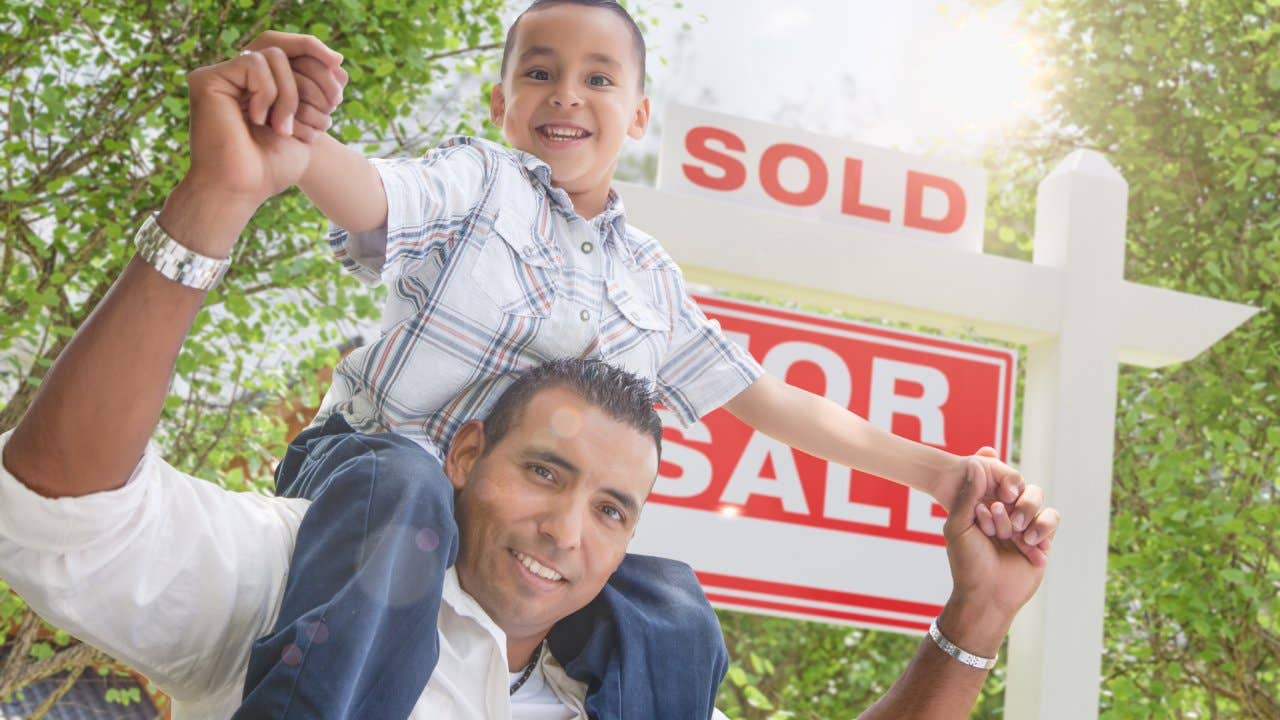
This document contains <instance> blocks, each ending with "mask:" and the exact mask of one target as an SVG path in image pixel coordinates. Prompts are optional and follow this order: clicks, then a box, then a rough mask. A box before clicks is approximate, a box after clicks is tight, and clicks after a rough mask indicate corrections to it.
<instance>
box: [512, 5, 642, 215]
mask: <svg viewBox="0 0 1280 720" xmlns="http://www.w3.org/2000/svg"><path fill="white" fill-rule="evenodd" d="M639 65H640V63H639V57H638V55H637V53H636V47H635V39H634V38H633V37H632V35H631V30H630V28H629V27H628V26H627V24H626V22H625V20H623V19H622V18H620V17H618V15H616V14H615V13H613V12H611V11H609V10H604V9H601V8H588V7H582V6H580V5H553V6H551V7H549V8H546V9H544V10H536V11H534V12H530V13H527V14H526V15H525V16H524V17H523V18H521V20H520V22H519V24H518V26H517V27H516V38H515V44H514V47H513V48H512V51H511V53H510V54H509V55H508V58H507V71H506V74H505V76H504V77H503V78H502V83H500V84H499V85H497V86H496V87H494V89H493V94H492V97H491V108H490V109H491V113H492V118H493V122H494V124H495V125H498V126H499V127H501V128H502V134H503V135H504V136H505V137H506V138H507V141H508V142H510V143H511V145H512V147H515V148H517V149H519V150H524V151H525V152H528V153H532V154H533V155H536V156H538V157H539V158H541V159H542V160H543V161H545V162H546V163H547V164H548V165H550V166H551V178H552V182H553V183H554V184H555V185H556V186H557V187H562V188H564V189H565V191H566V192H569V193H570V194H577V193H587V192H591V191H593V190H598V189H600V188H602V187H604V188H607V187H608V185H609V183H610V181H611V180H612V178H613V171H614V166H615V165H616V163H617V159H618V153H619V151H620V150H621V149H622V143H623V140H624V139H625V138H626V137H628V136H629V137H632V138H636V139H639V138H640V137H643V135H644V131H645V127H646V126H647V125H648V122H649V101H648V99H647V98H645V97H644V96H643V94H642V93H641V91H640V79H641V76H642V74H643V72H644V69H643V68H641V67H640V66H639Z"/></svg>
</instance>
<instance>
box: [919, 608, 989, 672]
mask: <svg viewBox="0 0 1280 720" xmlns="http://www.w3.org/2000/svg"><path fill="white" fill-rule="evenodd" d="M929 637H931V638H933V642H934V643H935V644H936V645H937V646H938V647H939V648H940V649H941V650H942V652H944V653H946V654H948V655H950V656H951V657H953V658H955V659H956V660H959V661H960V662H962V663H964V664H965V665H968V666H969V667H974V668H978V669H979V670H990V669H991V668H993V667H995V666H996V657H999V656H998V655H997V656H996V657H989V658H985V657H982V656H980V655H974V654H973V653H971V652H965V651H964V650H961V649H960V646H958V645H956V644H955V643H953V642H951V641H950V640H948V639H947V636H946V635H943V634H942V631H941V630H939V629H938V619H937V618H934V619H933V624H932V625H930V626H929Z"/></svg>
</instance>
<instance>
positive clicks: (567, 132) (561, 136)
mask: <svg viewBox="0 0 1280 720" xmlns="http://www.w3.org/2000/svg"><path fill="white" fill-rule="evenodd" d="M542 132H544V133H546V134H547V135H549V136H551V137H553V138H555V139H557V140H577V139H578V138H584V137H586V136H587V131H586V130H578V129H576V128H553V127H544V128H542Z"/></svg>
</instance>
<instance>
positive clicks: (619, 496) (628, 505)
mask: <svg viewBox="0 0 1280 720" xmlns="http://www.w3.org/2000/svg"><path fill="white" fill-rule="evenodd" d="M604 492H605V494H607V495H609V496H610V497H612V498H613V499H614V500H617V501H618V504H619V505H621V506H622V509H623V510H624V511H625V512H626V513H627V517H632V518H633V517H635V516H636V514H637V513H639V512H640V503H638V502H636V499H635V498H634V497H632V496H631V493H628V492H623V491H622V490H618V489H616V488H604Z"/></svg>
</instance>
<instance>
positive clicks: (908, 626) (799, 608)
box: [707, 592, 929, 633]
mask: <svg viewBox="0 0 1280 720" xmlns="http://www.w3.org/2000/svg"><path fill="white" fill-rule="evenodd" d="M707 599H708V600H710V601H711V602H713V603H716V604H718V605H720V606H721V607H728V608H730V609H732V608H733V607H735V606H736V607H747V608H752V609H756V610H773V611H775V612H783V613H793V614H796V615H802V616H805V617H807V618H809V619H815V618H823V619H827V620H838V621H842V622H850V623H856V624H859V625H887V626H889V627H894V628H899V629H902V630H915V631H916V632H922V633H923V632H927V631H928V630H929V623H927V622H916V621H913V620H900V619H898V618H886V617H879V616H876V615H863V614H861V613H852V612H844V611H841V610H832V609H830V608H817V607H808V606H805V605H789V604H787V603H780V602H773V601H771V600H757V599H756V598H741V597H733V596H730V595H721V594H719V593H712V592H709V593H707Z"/></svg>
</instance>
